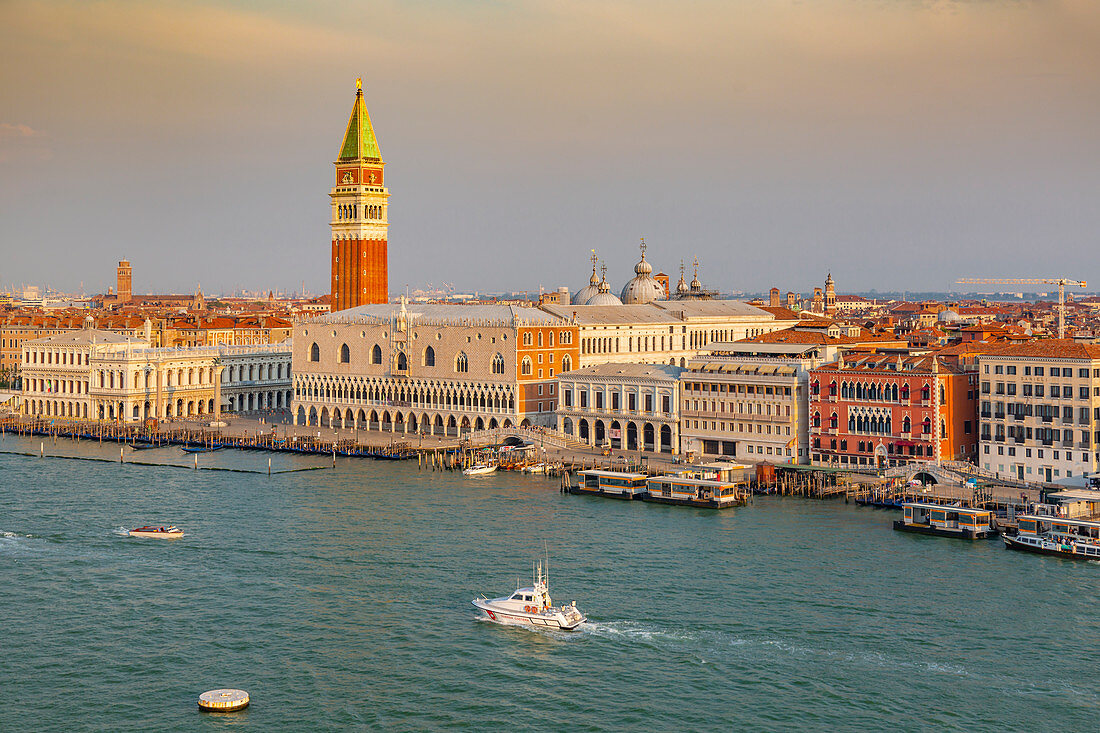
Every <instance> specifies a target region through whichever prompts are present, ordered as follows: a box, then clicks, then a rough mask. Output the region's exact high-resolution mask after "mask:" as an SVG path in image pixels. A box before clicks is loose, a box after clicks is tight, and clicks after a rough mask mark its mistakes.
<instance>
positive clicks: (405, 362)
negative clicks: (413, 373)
mask: <svg viewBox="0 0 1100 733" xmlns="http://www.w3.org/2000/svg"><path fill="white" fill-rule="evenodd" d="M408 368H409V359H408V357H407V356H405V352H403V351H402V352H400V353H399V354H398V355H397V370H398V371H401V372H403V371H406V370H408Z"/></svg>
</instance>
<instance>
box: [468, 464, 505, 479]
mask: <svg viewBox="0 0 1100 733" xmlns="http://www.w3.org/2000/svg"><path fill="white" fill-rule="evenodd" d="M496 470H497V464H495V463H475V464H474V465H472V466H467V467H466V468H464V469H462V475H463V476H484V475H486V474H489V473H493V472H494V471H496Z"/></svg>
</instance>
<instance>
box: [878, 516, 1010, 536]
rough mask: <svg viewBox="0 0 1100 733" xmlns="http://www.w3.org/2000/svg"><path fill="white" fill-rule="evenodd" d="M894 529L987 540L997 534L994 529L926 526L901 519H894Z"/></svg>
mask: <svg viewBox="0 0 1100 733" xmlns="http://www.w3.org/2000/svg"><path fill="white" fill-rule="evenodd" d="M894 529H896V530H897V531H898V532H912V533H913V534H926V535H932V536H935V537H951V538H952V539H957V540H987V539H990V538H992V537H996V536H997V531H996V530H993V529H988V530H981V531H978V532H974V531H973V530H969V529H960V530H951V529H940V528H939V527H924V526H921V525H919V524H906V523H905V522H903V521H901V520H899V519H895V520H894Z"/></svg>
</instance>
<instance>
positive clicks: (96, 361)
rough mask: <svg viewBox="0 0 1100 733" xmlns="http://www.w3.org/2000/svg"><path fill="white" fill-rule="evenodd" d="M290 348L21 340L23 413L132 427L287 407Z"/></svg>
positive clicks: (85, 333)
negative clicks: (154, 420) (148, 422)
mask: <svg viewBox="0 0 1100 733" xmlns="http://www.w3.org/2000/svg"><path fill="white" fill-rule="evenodd" d="M290 347H291V344H290V342H289V341H286V342H283V343H281V344H264V345H254V346H200V347H193V348H150V347H149V343H148V342H147V341H143V340H141V339H136V338H134V337H131V336H123V335H120V334H118V333H114V332H111V331H102V330H98V329H93V328H84V329H81V330H77V331H70V332H67V333H61V334H57V335H54V336H48V337H46V338H42V339H36V340H34V341H26V342H24V343H23V354H22V367H21V374H22V377H23V393H22V398H23V411H24V412H25V413H26V414H28V415H41V416H49V417H62V418H74V419H76V418H79V419H92V420H117V421H121V422H135V421H140V420H144V419H145V418H150V417H152V418H157V419H166V418H167V419H178V418H191V417H197V416H206V415H211V416H213V415H214V414H216V413H220V412H226V411H230V412H241V411H249V410H266V409H278V408H285V407H287V406H289V404H290V384H291V381H290V363H291V362H290ZM215 400H217V402H215ZM215 407H217V410H215Z"/></svg>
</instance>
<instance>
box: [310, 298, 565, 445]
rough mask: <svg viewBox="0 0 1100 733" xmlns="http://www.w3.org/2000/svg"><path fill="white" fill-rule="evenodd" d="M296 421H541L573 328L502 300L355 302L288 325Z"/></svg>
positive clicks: (396, 427) (458, 429) (402, 427)
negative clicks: (356, 304)
mask: <svg viewBox="0 0 1100 733" xmlns="http://www.w3.org/2000/svg"><path fill="white" fill-rule="evenodd" d="M293 363H294V399H293V403H292V405H293V414H294V421H295V424H297V425H325V426H329V427H347V428H356V429H366V430H378V429H381V430H388V431H394V432H400V433H410V432H411V433H417V432H423V433H424V434H426V435H452V436H453V435H459V434H460V433H462V432H465V431H472V430H483V429H493V428H497V427H511V426H530V425H543V426H550V425H552V423H553V419H554V410H555V408H556V406H557V395H556V386H557V376H558V375H559V374H560V373H561V372H563V371H569V370H570V369H573V368H574V367H575V366H576V364H577V327H576V326H575V325H574V324H572V323H569V322H568V321H566V320H564V319H562V318H558V317H555V316H553V315H551V314H549V313H545V312H543V311H541V310H538V309H537V308H526V307H519V306H508V305H419V304H416V305H411V306H408V307H407V306H406V304H405V303H404V301H402V303H401V304H400V305H387V304H378V305H364V306H359V307H358V308H351V309H349V310H345V311H341V312H340V313H335V314H330V315H327V316H323V317H319V318H315V319H311V320H307V321H300V322H299V323H297V324H296V325H295V330H294V361H293Z"/></svg>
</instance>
